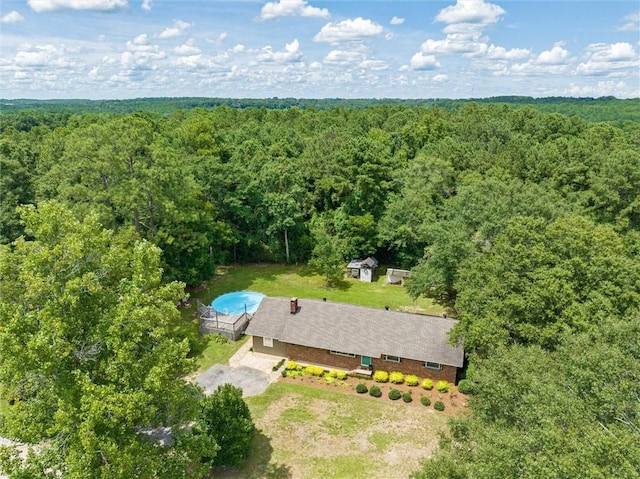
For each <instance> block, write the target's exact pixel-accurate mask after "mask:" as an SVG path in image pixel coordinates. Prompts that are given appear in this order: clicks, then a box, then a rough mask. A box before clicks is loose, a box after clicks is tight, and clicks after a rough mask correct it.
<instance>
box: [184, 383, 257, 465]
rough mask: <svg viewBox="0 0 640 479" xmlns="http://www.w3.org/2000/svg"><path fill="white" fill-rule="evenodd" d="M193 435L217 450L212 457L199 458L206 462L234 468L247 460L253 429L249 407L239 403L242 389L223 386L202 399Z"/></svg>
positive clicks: (254, 429) (253, 433)
mask: <svg viewBox="0 0 640 479" xmlns="http://www.w3.org/2000/svg"><path fill="white" fill-rule="evenodd" d="M192 432H193V434H194V435H196V436H200V435H205V436H207V437H208V438H210V439H212V440H213V441H215V443H216V444H218V446H220V449H219V450H218V452H217V453H216V454H215V455H214V457H206V456H205V457H203V458H202V460H203V461H205V462H210V463H212V464H214V465H217V466H237V465H238V464H240V463H241V462H242V461H243V460H245V459H246V458H247V457H249V453H250V452H251V441H252V440H253V436H254V435H255V432H256V428H255V426H254V424H253V421H252V420H251V412H250V411H249V406H247V404H246V403H245V402H244V400H243V399H242V389H240V388H238V387H235V386H232V385H231V384H224V385H222V386H218V389H216V390H215V391H214V392H213V394H211V395H210V396H205V397H204V398H203V399H202V402H201V404H200V416H199V417H198V419H197V420H196V422H195V424H194V426H193V429H192ZM205 454H206V452H205Z"/></svg>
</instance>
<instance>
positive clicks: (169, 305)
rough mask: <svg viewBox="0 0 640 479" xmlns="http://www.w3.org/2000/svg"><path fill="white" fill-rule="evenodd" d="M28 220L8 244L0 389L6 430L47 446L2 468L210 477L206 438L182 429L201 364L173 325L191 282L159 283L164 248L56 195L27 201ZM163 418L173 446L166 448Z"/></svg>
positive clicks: (13, 455) (0, 305) (9, 458)
mask: <svg viewBox="0 0 640 479" xmlns="http://www.w3.org/2000/svg"><path fill="white" fill-rule="evenodd" d="M22 219H23V221H24V224H25V231H26V233H27V234H28V235H30V237H32V238H33V240H26V239H24V238H22V237H21V238H19V239H18V240H16V241H15V242H14V243H13V244H12V245H10V246H4V247H2V250H1V251H0V277H1V278H2V295H1V296H0V385H1V389H0V396H1V397H2V399H6V400H9V402H10V404H13V405H12V406H9V407H8V408H7V410H6V414H4V416H3V418H2V431H1V432H2V435H4V436H6V437H10V438H12V439H16V440H19V441H22V442H26V443H28V444H32V445H37V446H38V447H37V449H35V451H36V452H34V453H33V454H30V455H29V456H27V457H26V458H25V459H24V460H22V459H20V454H19V451H17V450H5V451H4V452H3V457H2V461H0V470H3V471H4V472H5V473H8V474H12V475H15V476H14V477H34V478H35V477H58V475H62V477H65V478H99V477H114V478H120V477H122V478H129V477H140V478H154V477H202V475H203V474H204V473H205V472H206V467H204V466H202V465H201V464H200V463H199V462H198V460H199V453H200V451H201V449H202V448H203V447H205V446H207V443H206V438H189V437H188V435H185V434H183V428H184V426H185V425H187V424H188V423H189V422H190V421H192V420H193V418H194V417H195V414H196V411H197V405H198V400H199V397H200V393H199V390H198V389H197V388H196V386H194V385H192V384H190V383H188V382H186V381H185V380H184V379H183V378H184V376H185V375H186V374H187V373H189V372H191V371H193V369H194V362H193V360H192V359H188V358H187V354H188V352H189V345H188V342H187V341H186V340H176V339H174V338H172V336H171V335H170V329H171V328H172V324H173V323H174V322H175V321H177V320H179V312H178V311H177V309H176V307H175V304H176V301H177V300H178V299H179V298H181V297H182V296H183V295H184V289H183V288H184V285H183V284H180V283H169V284H162V282H161V279H162V274H161V269H160V251H159V249H158V248H157V247H155V246H153V245H152V244H150V243H149V242H147V241H145V240H141V239H140V238H139V237H138V236H137V235H135V234H134V233H133V232H132V231H131V230H123V231H122V232H121V233H119V234H115V233H113V232H111V231H108V230H104V229H102V228H101V227H100V225H99V223H98V220H97V217H96V216H95V215H88V216H87V217H86V218H85V219H83V220H82V221H79V220H77V219H76V218H75V217H74V216H73V214H72V213H71V212H70V211H69V210H68V209H67V208H66V207H64V206H62V205H61V204H59V203H55V202H46V203H43V204H40V205H39V206H38V207H37V208H36V207H33V206H30V207H23V208H22ZM158 428H170V430H172V431H173V433H172V435H173V437H174V443H173V445H172V446H167V447H159V445H158V443H157V442H156V441H155V440H154V439H153V434H151V433H152V432H153V431H156V430H158ZM183 436H184V437H183ZM19 471H22V472H19ZM29 471H32V472H29ZM33 471H39V472H38V473H36V472H33ZM167 471H174V472H172V473H171V474H170V475H169V473H168V472H167ZM176 471H181V472H180V473H179V474H178V473H177V472H176Z"/></svg>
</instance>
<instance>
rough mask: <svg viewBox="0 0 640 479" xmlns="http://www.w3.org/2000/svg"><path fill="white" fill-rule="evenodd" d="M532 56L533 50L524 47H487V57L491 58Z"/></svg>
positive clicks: (522, 58) (519, 58)
mask: <svg viewBox="0 0 640 479" xmlns="http://www.w3.org/2000/svg"><path fill="white" fill-rule="evenodd" d="M529 56H531V52H530V51H529V50H526V49H524V48H512V49H511V50H507V49H506V48H504V47H497V46H495V45H490V46H489V48H488V49H487V54H486V57H487V58H489V59H491V60H524V59H525V58H528V57H529Z"/></svg>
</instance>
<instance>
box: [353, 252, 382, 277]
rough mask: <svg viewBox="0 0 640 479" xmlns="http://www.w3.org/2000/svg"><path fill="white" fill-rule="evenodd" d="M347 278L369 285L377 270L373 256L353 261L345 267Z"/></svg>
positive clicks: (376, 263)
mask: <svg viewBox="0 0 640 479" xmlns="http://www.w3.org/2000/svg"><path fill="white" fill-rule="evenodd" d="M347 269H348V270H349V277H350V278H355V279H359V280H360V281H363V282H365V283H371V282H372V281H373V280H374V278H375V274H376V272H377V269H378V260H377V259H375V258H374V257H373V256H369V257H368V258H367V259H364V260H361V259H354V260H351V262H350V263H349V264H348V265H347Z"/></svg>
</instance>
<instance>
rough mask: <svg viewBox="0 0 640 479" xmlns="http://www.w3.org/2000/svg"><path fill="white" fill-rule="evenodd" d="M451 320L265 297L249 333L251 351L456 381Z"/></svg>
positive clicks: (457, 355)
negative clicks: (450, 334) (450, 339)
mask: <svg viewBox="0 0 640 479" xmlns="http://www.w3.org/2000/svg"><path fill="white" fill-rule="evenodd" d="M454 324H456V321H455V320H453V319H447V318H443V317H435V316H425V315H420V314H412V313H402V312H398V311H390V310H387V309H378V308H368V307H362V306H355V305H350V304H343V303H334V302H330V301H324V300H316V299H301V300H298V299H296V298H293V299H289V298H269V297H265V298H263V300H262V302H261V303H260V306H259V308H258V310H257V311H256V312H255V314H254V316H253V318H252V319H251V322H250V323H249V326H248V328H247V331H246V333H247V334H250V335H252V336H253V350H254V351H256V352H260V353H267V354H274V355H277V356H284V357H288V358H289V359H291V360H294V361H299V362H302V363H311V364H317V365H322V366H327V367H329V368H336V369H345V370H356V369H367V370H369V371H374V370H384V371H400V372H402V373H404V374H415V375H416V376H418V377H423V378H424V377H429V378H432V379H444V380H447V381H449V382H452V383H453V382H455V380H456V373H457V370H458V368H461V367H462V363H463V357H464V352H463V348H462V346H461V345H457V346H452V345H451V344H449V342H448V341H449V331H450V330H451V328H452V327H453V325H454Z"/></svg>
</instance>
